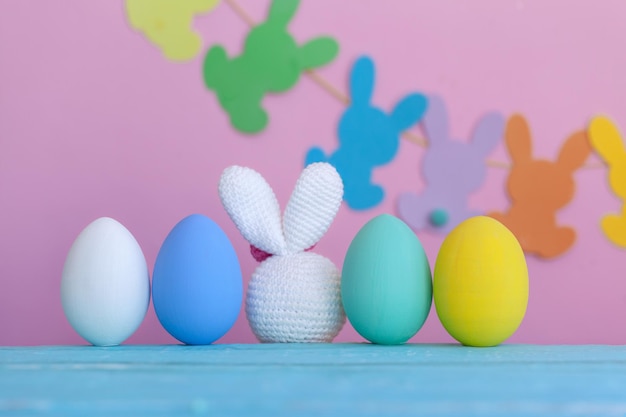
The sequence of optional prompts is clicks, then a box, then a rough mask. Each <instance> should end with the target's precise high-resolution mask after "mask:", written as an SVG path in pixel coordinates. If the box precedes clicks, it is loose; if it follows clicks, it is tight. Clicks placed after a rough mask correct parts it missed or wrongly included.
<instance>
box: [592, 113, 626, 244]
mask: <svg viewBox="0 0 626 417" xmlns="http://www.w3.org/2000/svg"><path fill="white" fill-rule="evenodd" d="M589 140H590V141H591V146H592V147H593V148H594V149H595V151H596V153H597V154H598V155H599V156H600V157H601V158H602V159H603V160H604V162H606V164H607V165H608V167H609V183H610V185H611V189H612V190H613V192H614V193H615V195H617V196H618V197H619V198H621V199H622V200H623V201H625V202H626V146H625V145H624V142H623V139H622V135H621V134H620V132H619V129H618V128H617V126H615V124H614V123H613V122H612V121H611V120H610V119H608V118H607V117H603V116H598V117H595V118H594V119H593V120H592V121H591V124H590V125H589ZM602 229H603V230H604V233H605V234H606V236H607V237H608V238H609V240H610V241H611V242H613V243H614V244H616V245H617V246H620V247H622V248H626V204H624V205H622V210H621V212H620V213H618V214H607V215H606V216H604V217H603V218H602Z"/></svg>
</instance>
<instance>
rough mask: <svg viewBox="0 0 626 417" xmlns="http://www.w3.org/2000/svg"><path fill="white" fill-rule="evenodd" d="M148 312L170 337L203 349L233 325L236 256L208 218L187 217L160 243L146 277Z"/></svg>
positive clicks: (238, 298) (238, 290)
mask: <svg viewBox="0 0 626 417" xmlns="http://www.w3.org/2000/svg"><path fill="white" fill-rule="evenodd" d="M152 298H153V304H154V310H155V312H156V314H157V317H158V319H159V321H160V322H161V325H162V326H163V327H164V328H165V330H167V331H168V332H169V333H170V334H171V335H172V336H173V337H175V338H176V339H178V340H179V341H181V342H183V343H186V344H189V345H206V344H210V343H213V342H214V341H216V340H217V339H219V338H220V337H222V336H223V335H224V334H226V332H227V331H228V330H230V328H231V327H232V326H233V324H234V323H235V321H236V320H237V317H238V315H239V311H240V309H241V304H242V301H243V281H242V278H241V268H240V265H239V260H238V259H237V254H236V253H235V249H234V248H233V246H232V244H231V242H230V240H229V239H228V237H227V236H226V234H225V233H224V232H223V231H222V229H221V228H220V227H219V226H218V225H217V224H216V223H215V222H214V221H213V220H211V219H209V218H208V217H206V216H203V215H201V214H193V215H191V216H188V217H185V218H184V219H183V220H181V221H180V222H179V223H178V224H176V226H174V228H173V229H172V230H171V232H170V233H169V234H168V235H167V237H166V238H165V241H164V242H163V245H162V246H161V249H160V250H159V254H158V256H157V259H156V263H155V265H154V271H153V277H152Z"/></svg>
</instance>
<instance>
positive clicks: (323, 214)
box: [283, 162, 343, 253]
mask: <svg viewBox="0 0 626 417" xmlns="http://www.w3.org/2000/svg"><path fill="white" fill-rule="evenodd" d="M342 199H343V182H342V181H341V177H340V176H339V173H337V171H336V170H335V168H334V167H333V166H332V165H330V164H327V163H325V162H319V163H315V164H311V165H309V166H307V167H306V168H305V169H304V171H302V174H301V175H300V178H299V179H298V182H297V183H296V187H295V189H294V191H293V193H292V194H291V197H290V198H289V203H287V207H286V208H285V214H284V216H283V230H284V232H285V239H286V242H287V250H288V251H289V252H290V253H295V252H302V251H304V250H306V249H309V248H310V247H312V246H313V245H315V244H316V243H317V242H318V241H319V240H320V239H321V238H322V236H324V233H326V231H327V230H328V228H329V227H330V225H331V223H332V222H333V220H334V218H335V216H336V215H337V211H338V210H339V206H340V205H341V200H342Z"/></svg>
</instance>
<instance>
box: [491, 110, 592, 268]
mask: <svg viewBox="0 0 626 417" xmlns="http://www.w3.org/2000/svg"><path fill="white" fill-rule="evenodd" d="M505 135H506V145H507V148H508V150H509V154H510V155H511V159H512V161H513V164H512V166H511V173H510V175H509V178H508V181H507V184H508V191H509V195H510V197H511V200H512V204H511V207H510V208H509V210H508V211H507V212H505V213H491V214H490V216H491V217H493V218H495V219H496V220H498V221H500V222H501V223H503V224H504V225H505V226H507V227H508V228H509V229H510V230H511V232H513V234H514V235H515V236H516V237H517V239H518V240H519V242H520V245H521V246H522V249H524V251H525V252H527V253H530V254H535V255H538V256H540V257H542V258H552V257H555V256H558V255H560V254H562V253H564V252H565V251H567V250H568V249H569V248H570V247H571V246H572V245H573V244H574V241H575V240H576V231H575V230H574V229H572V228H571V227H562V226H558V225H557V224H556V212H557V210H559V209H560V208H562V207H564V206H566V205H567V203H569V202H570V201H571V200H572V198H573V197H574V192H575V183H574V177H573V175H574V172H575V171H576V170H577V169H578V168H580V167H581V166H582V165H583V163H584V162H585V160H586V159H587V157H588V156H589V154H590V153H591V147H590V146H589V141H588V140H587V137H586V135H585V132H584V131H578V132H576V133H574V134H572V135H571V136H570V137H569V138H568V139H567V140H566V141H565V144H564V145H563V147H562V149H561V151H560V153H559V156H558V158H557V160H556V162H551V161H546V160H539V159H533V157H532V139H531V134H530V129H529V127H528V124H527V123H526V120H525V119H524V117H523V116H521V115H519V114H516V115H513V116H511V118H510V119H509V121H508V123H507V126H506V133H505Z"/></svg>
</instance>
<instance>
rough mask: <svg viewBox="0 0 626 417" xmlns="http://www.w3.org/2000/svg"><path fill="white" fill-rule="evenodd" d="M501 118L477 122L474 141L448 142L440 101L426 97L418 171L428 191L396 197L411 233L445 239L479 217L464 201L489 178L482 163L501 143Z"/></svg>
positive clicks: (488, 117) (494, 115) (496, 115)
mask: <svg viewBox="0 0 626 417" xmlns="http://www.w3.org/2000/svg"><path fill="white" fill-rule="evenodd" d="M504 123H505V121H504V117H503V116H502V115H500V114H499V113H489V114H487V115H486V116H484V117H483V118H482V119H480V120H479V121H478V125H477V126H476V128H475V130H474V132H473V135H472V140H471V142H469V143H463V142H460V141H457V140H452V139H451V138H450V132H449V125H448V114H447V111H446V107H445V103H444V102H443V100H442V99H441V98H440V97H437V96H430V97H429V100H428V111H427V112H426V115H425V116H424V120H423V121H422V124H423V127H424V129H425V131H426V138H427V140H428V149H427V151H426V153H425V155H424V159H423V162H422V169H423V173H424V177H425V179H426V188H425V189H424V191H422V192H421V193H420V194H415V193H403V194H401V195H400V196H399V197H398V212H399V215H400V217H401V218H402V219H403V220H404V221H405V222H406V223H407V224H408V225H409V226H411V227H412V228H413V229H415V230H423V229H426V230H430V231H436V232H440V233H445V234H447V233H448V232H450V231H451V230H452V229H453V228H454V227H456V226H457V225H458V224H459V223H461V222H462V221H463V220H465V219H468V218H470V217H473V216H477V215H479V214H481V213H479V212H478V211H475V210H471V209H469V208H468V203H467V201H468V198H469V196H470V194H471V193H472V192H474V191H476V190H477V189H478V188H479V187H480V185H481V184H482V183H483V181H484V179H485V176H486V174H487V168H486V165H485V159H486V157H487V156H488V155H489V153H491V151H492V150H493V149H494V148H495V147H496V145H497V144H498V143H499V142H500V140H501V139H502V134H503V133H504Z"/></svg>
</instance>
